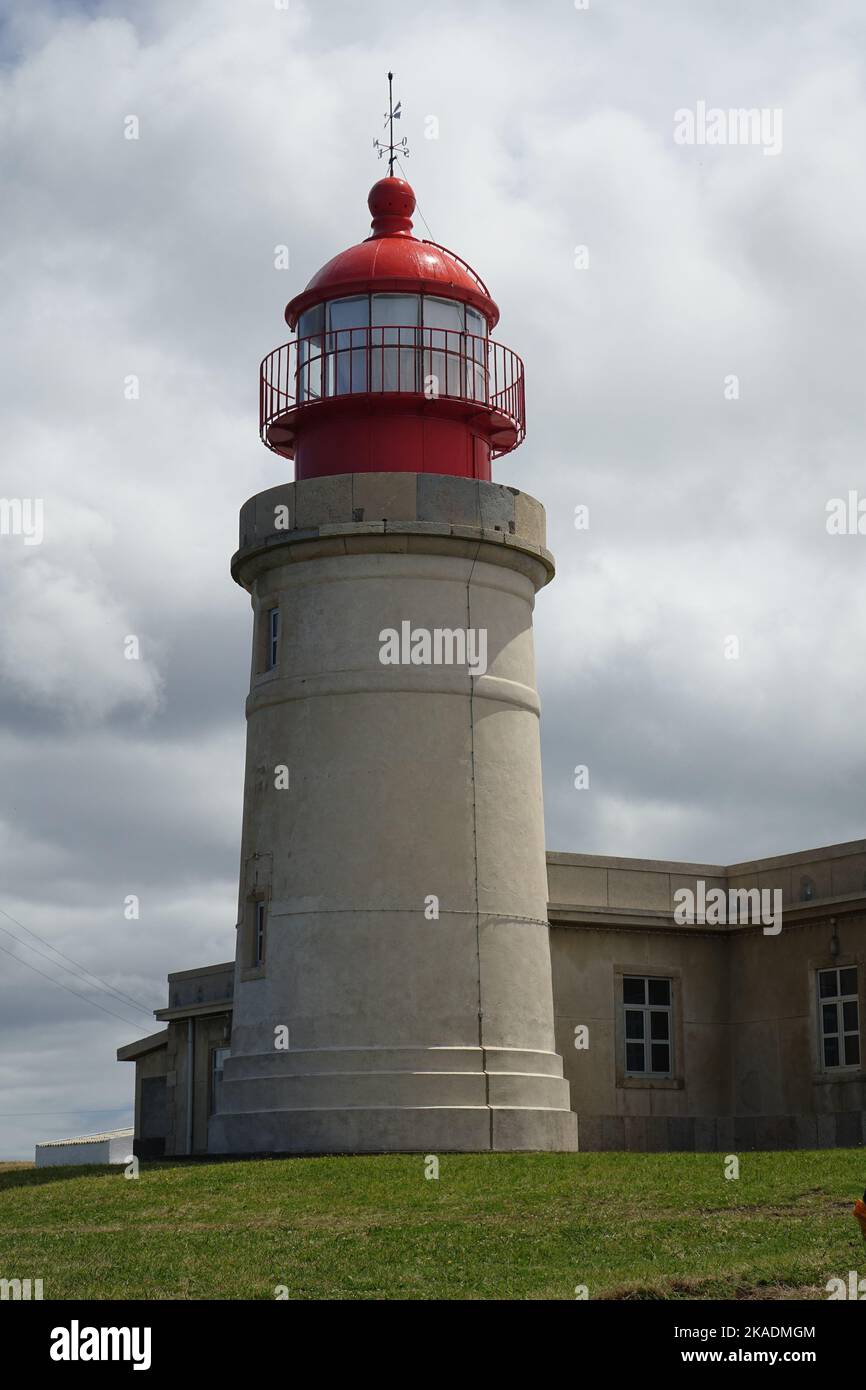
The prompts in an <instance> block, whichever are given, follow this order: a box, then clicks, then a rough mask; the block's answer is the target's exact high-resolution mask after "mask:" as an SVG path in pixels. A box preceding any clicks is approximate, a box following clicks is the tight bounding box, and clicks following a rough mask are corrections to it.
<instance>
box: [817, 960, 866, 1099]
mask: <svg viewBox="0 0 866 1390" xmlns="http://www.w3.org/2000/svg"><path fill="white" fill-rule="evenodd" d="M845 970H853V971H854V992H853V993H849V992H846V993H843V992H842V972H843V971H845ZM831 974H832V975H835V976H836V990H835V993H833V994H827V995H825V994H822V993H821V978H822V976H824V975H831ZM860 988H861V978H860V971H859V968H858V965H857V962H856V961H852V962H850V963H846V964H835V963H834V964H833V965H824V966H818V967H817V968H816V970H815V1002H816V1036H817V1043H818V1069H819V1071H820V1072H822V1073H823V1075H825V1076H839V1075H840V1074H841V1073H843V1072H845V1073H849V1074H850V1073H851V1072H860V1071H862V1070H863V1038H862V1021H861V1020H862V1015H861V1010H860ZM845 1004H853V1005H854V1008H855V1009H856V1011H857V1027H856V1028H846V1027H845V1010H844V1007H843V1006H844V1005H845ZM825 1008H833V1009H834V1011H835V1014H836V1031H835V1032H828V1031H826V1030H825V1028H824V1009H825ZM851 1037H856V1038H857V1061H856V1062H848V1061H844V1060H842V1059H843V1058H844V1057H845V1055H846V1052H847V1049H846V1046H845V1040H846V1039H847V1038H851ZM829 1038H835V1039H836V1040H837V1043H838V1044H839V1048H838V1056H839V1059H840V1060H839V1061H838V1062H835V1063H834V1062H828V1061H827V1050H826V1046H825V1044H826V1042H827V1040H828V1039H829Z"/></svg>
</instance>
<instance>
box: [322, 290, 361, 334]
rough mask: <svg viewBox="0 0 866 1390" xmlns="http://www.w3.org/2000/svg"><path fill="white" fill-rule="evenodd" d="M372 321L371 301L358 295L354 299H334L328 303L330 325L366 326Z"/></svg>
mask: <svg viewBox="0 0 866 1390" xmlns="http://www.w3.org/2000/svg"><path fill="white" fill-rule="evenodd" d="M369 322H370V301H369V299H368V298H367V296H366V295H365V294H364V295H358V296H357V297H354V298H352V299H332V300H331V303H330V304H329V305H328V327H329V328H330V329H332V330H334V329H338V328H366V327H367V325H368V323H369Z"/></svg>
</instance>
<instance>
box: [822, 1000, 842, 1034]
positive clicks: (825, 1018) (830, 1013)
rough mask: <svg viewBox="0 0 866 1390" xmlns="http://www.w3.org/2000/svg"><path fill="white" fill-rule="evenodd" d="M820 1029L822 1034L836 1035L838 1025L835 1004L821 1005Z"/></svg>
mask: <svg viewBox="0 0 866 1390" xmlns="http://www.w3.org/2000/svg"><path fill="white" fill-rule="evenodd" d="M821 1028H822V1031H823V1032H824V1033H838V1031H839V1024H838V1020H837V1014H836V1005H835V1004H822V1005H821Z"/></svg>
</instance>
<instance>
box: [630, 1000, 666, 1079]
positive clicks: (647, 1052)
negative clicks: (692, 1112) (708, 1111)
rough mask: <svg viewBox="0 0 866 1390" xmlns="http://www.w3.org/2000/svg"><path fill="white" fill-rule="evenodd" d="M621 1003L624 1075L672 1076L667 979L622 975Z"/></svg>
mask: <svg viewBox="0 0 866 1390" xmlns="http://www.w3.org/2000/svg"><path fill="white" fill-rule="evenodd" d="M622 1005H623V1022H624V1031H625V1037H624V1039H623V1044H624V1048H625V1074H626V1076H647V1077H670V1076H673V1056H672V1053H673V1029H672V1027H671V1022H672V1018H671V982H670V980H665V979H658V978H656V977H653V976H647V975H623V977H622Z"/></svg>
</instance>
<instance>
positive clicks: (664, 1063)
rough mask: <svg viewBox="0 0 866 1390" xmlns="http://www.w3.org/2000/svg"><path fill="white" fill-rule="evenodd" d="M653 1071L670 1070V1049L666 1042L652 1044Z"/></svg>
mask: <svg viewBox="0 0 866 1390" xmlns="http://www.w3.org/2000/svg"><path fill="white" fill-rule="evenodd" d="M651 1050H652V1059H653V1065H652V1069H653V1071H665V1072H666V1071H670V1069H671V1050H670V1047H669V1046H668V1044H667V1043H653V1044H652V1049H651Z"/></svg>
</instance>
